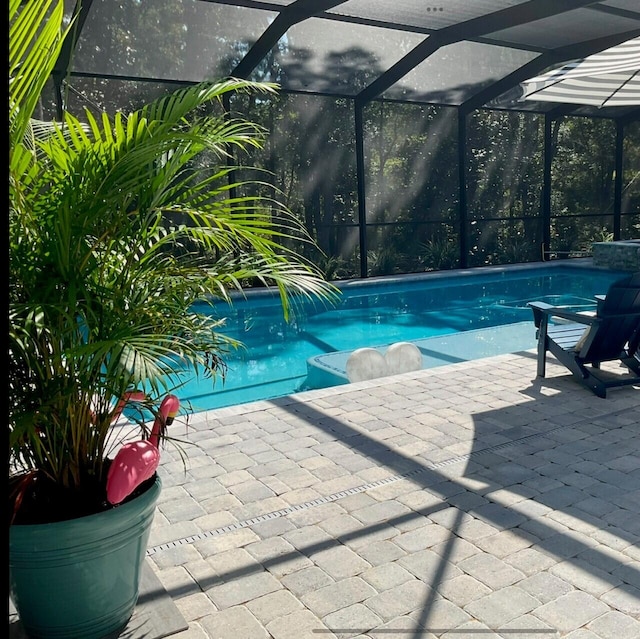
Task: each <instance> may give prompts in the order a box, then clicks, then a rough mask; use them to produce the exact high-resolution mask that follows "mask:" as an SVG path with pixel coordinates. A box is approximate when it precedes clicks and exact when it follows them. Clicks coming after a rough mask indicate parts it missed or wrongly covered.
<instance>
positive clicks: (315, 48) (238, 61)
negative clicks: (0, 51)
mask: <svg viewBox="0 0 640 639" xmlns="http://www.w3.org/2000/svg"><path fill="white" fill-rule="evenodd" d="M77 6H78V8H79V12H80V15H79V20H78V27H79V28H78V33H77V45H76V43H75V42H74V41H73V40H71V41H70V42H69V46H67V47H65V49H64V51H63V55H62V56H61V58H60V60H59V62H58V65H57V68H56V74H57V77H59V78H62V77H65V76H66V75H67V74H71V75H72V76H73V75H76V76H86V77H106V78H116V79H117V78H122V79H126V80H135V81H158V82H167V81H170V82H171V81H173V82H198V81H202V80H213V79H219V78H221V77H225V76H230V75H232V76H236V77H242V78H251V79H254V80H271V81H274V82H277V83H278V84H279V85H280V87H281V89H282V90H283V91H293V92H302V93H321V94H329V95H339V96H345V97H355V98H356V100H357V101H359V102H360V103H363V104H364V103H366V102H368V101H370V100H372V99H377V98H384V99H393V100H407V99H408V100H412V101H418V102H424V103H430V104H450V105H457V106H461V107H463V108H481V107H483V106H485V105H490V106H496V105H497V106H500V108H509V109H517V110H527V111H530V110H533V111H539V112H547V111H549V105H548V104H542V103H539V104H538V103H536V102H531V103H527V104H524V103H523V102H522V101H521V100H519V99H518V97H519V95H518V91H519V87H520V83H521V82H523V81H524V80H526V79H528V78H529V77H533V76H536V75H539V74H541V73H543V72H544V71H547V70H549V69H551V68H556V67H560V66H562V65H563V64H565V63H567V62H569V61H571V60H574V59H577V58H581V57H585V56H587V55H591V54H593V53H597V52H598V51H602V50H603V49H605V48H607V47H609V46H613V45H615V44H618V43H620V42H623V41H625V40H628V39H630V38H632V37H635V36H638V35H640V3H639V2H638V0H603V1H601V2H593V1H590V0H473V1H471V0H117V1H116V0H83V1H82V2H78V5H77ZM572 108H573V109H577V107H575V106H574V107H572ZM579 110H580V112H581V113H585V114H594V115H600V116H602V115H608V113H607V112H605V111H602V110H601V111H598V110H591V111H589V108H587V109H586V111H585V110H584V109H581V108H580V109H579ZM611 113H612V115H611V117H614V116H615V115H618V116H621V117H622V116H625V112H624V111H622V110H617V111H613V112H611Z"/></svg>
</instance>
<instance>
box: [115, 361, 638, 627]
mask: <svg viewBox="0 0 640 639" xmlns="http://www.w3.org/2000/svg"><path fill="white" fill-rule="evenodd" d="M535 366H536V362H535V354H534V352H532V351H526V352H521V353H517V354H510V355H500V356H497V357H492V358H488V359H481V360H475V361H472V362H464V363H456V364H451V365H447V366H441V367H438V368H432V369H428V370H421V371H417V372H412V373H405V374H402V375H398V376H395V377H386V378H379V379H376V380H371V381H366V382H359V383H356V384H347V385H343V386H339V387H336V388H329V389H323V390H314V391H309V392H306V393H300V394H298V395H294V396H290V397H286V398H282V399H278V400H273V401H259V402H255V403H251V404H245V405H241V406H235V407H232V408H223V409H218V410H214V411H209V412H207V413H200V414H196V415H192V416H191V417H190V419H189V424H188V425H185V424H184V423H182V424H181V423H180V420H177V421H176V422H175V423H174V425H173V426H172V430H173V434H174V435H175V436H176V437H180V438H181V439H183V440H185V442H187V443H185V444H184V445H183V451H184V454H185V456H186V468H185V467H184V466H183V461H182V459H181V458H180V455H179V453H178V451H177V450H175V449H174V448H173V447H171V446H169V447H168V448H167V449H165V450H164V452H163V458H162V463H161V467H160V469H159V473H160V475H161V477H162V481H163V491H162V494H161V497H160V501H159V504H158V508H157V514H156V518H155V521H154V525H153V530H152V534H151V539H150V542H149V550H148V557H147V559H146V561H147V563H148V565H150V567H151V568H152V571H153V574H154V576H155V577H156V578H157V581H158V587H156V588H155V590H152V592H147V593H145V594H144V599H145V601H147V602H148V601H149V600H150V601H151V602H152V603H153V600H154V598H157V608H158V611H159V614H161V613H162V610H165V612H166V611H168V607H167V606H163V601H164V602H166V601H167V599H166V596H167V595H168V596H169V597H170V601H172V602H173V603H172V604H171V605H175V607H176V609H177V611H178V614H179V615H181V618H182V619H183V620H184V626H183V627H185V628H187V629H186V630H182V631H180V632H174V633H173V634H171V632H172V631H171V630H170V628H171V625H170V624H168V623H167V624H165V625H164V627H163V626H162V624H159V625H160V630H158V631H156V632H155V633H154V632H141V627H140V626H138V627H137V628H136V627H135V626H136V624H130V626H131V627H130V628H128V629H127V631H125V633H123V634H122V635H121V636H122V637H127V638H132V637H138V636H144V637H146V638H147V639H153V638H155V637H161V636H168V635H169V634H170V635H171V637H172V638H173V639H311V638H314V639H318V638H321V637H326V638H327V639H330V638H334V637H340V638H346V637H358V638H359V639H364V638H370V639H380V638H389V639H391V638H394V639H400V638H403V639H405V638H406V639H409V638H411V639H417V638H429V639H433V638H435V637H445V638H447V639H472V638H473V639H477V637H491V638H495V637H503V638H509V639H513V638H518V639H532V638H533V637H566V638H567V639H638V637H640V392H639V390H640V389H639V388H638V387H632V386H627V387H625V388H618V389H613V390H611V391H610V392H609V394H608V398H607V399H600V398H598V397H596V396H595V395H593V394H592V393H591V392H589V391H588V390H586V389H584V388H582V387H581V386H580V385H578V384H577V383H576V382H575V381H573V380H572V379H571V377H570V376H569V375H568V373H567V371H566V369H564V368H562V367H560V366H558V365H556V364H555V363H554V360H553V359H552V358H551V360H550V363H549V365H548V377H547V378H546V379H544V380H540V379H536V378H535ZM160 585H161V586H160ZM163 597H164V599H163ZM167 614H168V612H167ZM134 617H135V615H134ZM187 626H188V627H187Z"/></svg>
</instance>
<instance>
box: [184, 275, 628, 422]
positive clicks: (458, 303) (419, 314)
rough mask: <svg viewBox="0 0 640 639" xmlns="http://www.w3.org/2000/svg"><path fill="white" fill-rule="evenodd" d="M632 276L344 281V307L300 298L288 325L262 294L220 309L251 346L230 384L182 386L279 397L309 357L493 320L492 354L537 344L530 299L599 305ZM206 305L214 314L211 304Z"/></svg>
mask: <svg viewBox="0 0 640 639" xmlns="http://www.w3.org/2000/svg"><path fill="white" fill-rule="evenodd" d="M623 275H624V273H620V272H615V271H607V270H603V269H595V268H585V267H584V266H578V267H569V266H564V265H561V264H553V265H549V266H544V267H535V266H532V267H510V268H509V269H506V268H494V269H492V268H489V269H473V270H466V271H452V272H450V273H446V274H445V273H435V274H427V275H422V276H420V277H417V276H404V277H402V278H400V277H398V278H378V279H376V280H365V281H351V282H345V283H341V284H340V288H341V290H342V295H341V299H340V302H339V303H338V304H337V305H336V306H335V307H333V308H327V307H325V306H323V305H322V304H321V303H318V302H316V303H310V302H306V303H304V304H300V305H298V306H296V308H295V309H294V311H293V313H292V317H291V318H290V321H289V323H286V322H285V321H284V318H283V315H282V310H281V307H280V304H279V301H278V298H277V296H276V295H274V294H271V293H268V292H264V291H261V292H256V293H255V294H250V295H248V296H247V298H246V299H244V298H243V299H237V300H236V301H235V302H234V304H233V306H231V307H230V306H227V305H223V304H220V305H217V306H216V307H215V308H214V309H213V312H215V313H216V314H219V315H220V316H221V317H226V318H227V319H226V324H225V327H224V329H223V332H224V333H225V334H227V335H229V336H231V337H233V338H235V339H237V340H240V341H241V342H242V343H243V344H244V346H245V348H244V349H241V350H239V351H237V352H234V353H232V354H230V355H229V356H228V357H227V358H226V361H227V364H228V370H227V374H226V379H225V380H224V382H223V381H222V380H221V379H217V380H213V381H212V380H211V379H207V378H204V377H203V378H201V379H189V378H185V379H183V380H182V381H183V386H182V387H181V388H180V389H178V391H177V393H178V395H179V396H180V398H181V400H182V402H183V404H185V405H188V406H190V407H191V408H192V409H193V410H195V411H201V410H209V409H212V408H220V407H224V406H232V405H236V404H240V403H245V402H250V401H255V400H260V399H272V398H274V397H281V396H283V395H289V394H292V393H295V392H298V391H300V390H307V389H308V388H309V387H310V386H309V380H308V366H307V362H308V360H310V358H314V357H315V356H318V355H321V354H325V353H332V352H340V351H351V350H354V349H356V348H361V347H365V346H372V347H375V346H381V345H388V344H392V343H395V342H399V341H411V340H423V339H425V338H435V337H437V336H451V339H454V337H455V336H459V338H464V337H465V333H467V332H469V331H477V330H478V329H489V328H492V327H495V330H492V331H485V333H489V334H490V333H495V335H496V336H497V337H496V339H494V340H491V343H492V344H493V343H495V345H491V346H490V349H491V352H489V353H483V355H486V354H500V353H503V352H515V351H517V350H522V349H524V348H531V347H533V345H534V343H535V342H534V341H533V340H534V333H535V330H534V328H533V323H532V316H531V310H530V309H529V308H528V307H527V302H529V301H530V300H545V301H547V302H550V303H553V304H562V305H566V306H570V307H573V308H576V309H589V308H593V306H594V295H596V294H604V293H606V291H607V289H608V287H609V285H610V284H611V283H612V282H613V281H614V280H616V279H618V278H620V277H622V276H623ZM197 310H199V311H201V312H209V313H210V312H212V309H211V308H210V307H209V306H207V305H204V304H203V305H202V306H201V307H200V306H198V307H197ZM503 326H504V327H506V326H509V327H510V330H511V333H510V335H511V336H510V338H509V339H508V340H507V339H501V338H500V337H499V335H500V334H499V332H498V331H500V328H499V327H503ZM514 331H515V335H516V336H517V337H518V339H515V340H514V339H513V335H514ZM469 335H471V333H469ZM456 339H458V337H456ZM485 342H486V340H485ZM462 348H464V346H463V347H462ZM505 349H506V350H505ZM467 359H473V356H470V357H467ZM443 363H446V362H443ZM433 365H436V364H433ZM309 379H311V377H309Z"/></svg>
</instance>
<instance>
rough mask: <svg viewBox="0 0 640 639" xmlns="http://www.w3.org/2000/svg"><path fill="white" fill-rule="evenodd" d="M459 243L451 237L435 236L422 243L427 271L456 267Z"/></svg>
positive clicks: (423, 258) (423, 259)
mask: <svg viewBox="0 0 640 639" xmlns="http://www.w3.org/2000/svg"><path fill="white" fill-rule="evenodd" d="M458 255H459V249H458V245H457V244H456V243H455V242H454V241H453V240H452V239H451V238H434V239H431V240H428V241H427V242H426V243H424V244H423V245H422V261H423V263H424V269H425V271H440V270H445V269H452V268H456V267H457V266H458V265H459V262H458Z"/></svg>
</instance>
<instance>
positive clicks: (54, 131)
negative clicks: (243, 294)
mask: <svg viewBox="0 0 640 639" xmlns="http://www.w3.org/2000/svg"><path fill="white" fill-rule="evenodd" d="M62 5H63V3H62V2H57V1H55V0H34V1H33V2H30V3H26V4H24V3H21V2H20V1H19V0H11V3H10V19H11V29H10V62H9V72H10V166H9V177H10V228H9V244H10V287H9V288H10V290H9V301H10V308H9V319H10V330H9V397H10V400H9V401H10V415H9V431H10V452H11V463H12V466H13V468H14V470H17V471H21V472H30V473H31V474H32V475H33V474H38V475H39V476H41V477H43V478H46V479H48V480H50V481H53V482H55V483H57V484H59V485H61V486H65V487H68V488H70V489H73V490H75V491H80V490H82V487H83V484H84V483H85V482H88V481H98V482H99V481H102V480H103V479H104V478H105V477H104V475H105V469H106V463H107V460H108V455H109V454H110V453H112V452H114V451H113V446H114V445H115V443H114V442H112V441H110V435H111V434H112V432H113V431H112V429H111V422H112V417H113V413H114V406H115V404H116V402H117V400H118V399H119V398H121V397H123V396H124V394H125V392H126V391H127V390H130V389H131V388H134V387H135V388H144V389H145V391H146V392H147V394H148V398H149V399H148V402H147V407H148V408H149V410H151V412H152V413H153V412H154V411H156V410H157V408H156V407H157V405H158V403H159V401H160V400H161V399H162V396H163V395H164V394H165V393H167V392H169V391H174V390H176V387H177V385H179V383H180V381H179V378H178V377H177V375H178V373H184V372H185V371H187V372H189V371H191V373H193V374H198V373H199V374H204V375H206V376H209V377H211V378H213V379H215V378H216V377H219V376H224V373H225V364H224V356H225V353H226V352H227V351H228V349H229V348H233V347H235V346H237V344H236V343H235V342H233V341H232V340H230V339H228V338H227V337H226V336H225V335H224V333H223V332H222V331H223V326H222V325H221V322H220V321H219V320H216V319H214V318H213V316H208V315H207V316H203V315H199V314H196V313H194V312H193V311H192V305H193V303H194V302H195V301H208V302H209V303H211V304H215V303H216V302H220V303H223V304H227V303H229V302H230V301H231V299H232V293H233V291H241V290H242V282H245V281H253V282H258V283H260V284H261V285H265V286H273V287H276V288H277V290H278V291H279V293H280V297H281V301H282V306H283V312H284V313H285V316H286V315H287V314H288V312H289V309H290V306H291V303H292V302H293V301H294V300H295V298H296V296H298V295H302V296H307V297H314V298H319V299H321V300H324V301H326V302H327V303H330V302H331V301H332V300H333V299H334V298H335V295H336V290H335V289H334V288H333V287H332V286H330V285H329V284H328V283H327V282H326V281H325V280H324V279H323V277H322V275H321V273H320V272H319V271H318V270H317V269H316V268H315V267H313V266H312V265H311V264H309V263H307V262H306V261H304V260H303V259H302V258H300V257H299V256H298V255H297V254H295V253H293V252H291V251H288V250H286V249H285V248H284V244H285V243H286V241H287V240H288V239H289V238H291V237H292V236H294V235H295V236H296V238H298V239H299V238H304V241H307V242H311V240H310V238H309V237H308V235H306V234H305V232H304V229H303V228H302V227H301V225H300V224H299V223H298V222H297V221H296V220H295V218H294V217H293V216H292V215H291V214H290V212H289V211H288V210H287V208H286V207H285V206H284V205H283V204H281V203H280V200H279V193H278V192H277V191H276V190H275V189H273V188H269V190H268V191H267V192H266V194H259V195H238V193H241V192H243V190H244V189H247V190H248V191H251V190H256V189H252V187H253V186H255V185H256V184H257V182H256V181H255V180H244V181H243V180H241V179H239V178H238V176H237V175H235V173H234V172H233V168H232V167H230V166H227V162H228V158H229V157H230V154H231V153H232V151H235V152H243V151H246V150H248V149H250V148H260V147H261V146H262V145H263V143H264V139H265V136H264V130H263V129H262V128H261V127H260V126H258V125H257V124H255V123H253V122H251V121H249V120H247V119H245V118H243V117H241V116H238V117H232V118H226V117H223V116H221V115H217V116H212V115H206V114H205V109H206V107H207V106H208V105H211V104H215V103H218V102H220V101H221V98H222V96H223V95H225V94H228V93H237V92H247V93H252V94H255V93H257V94H263V95H273V94H274V92H275V90H276V87H275V86H273V85H270V84H261V83H260V84H259V83H251V82H244V81H241V80H235V79H228V80H225V81H220V82H214V83H202V84H199V85H196V86H191V87H189V88H185V89H181V90H179V91H176V92H174V93H172V94H169V95H166V96H164V97H162V98H159V99H157V100H155V101H153V102H151V103H149V104H147V105H145V106H143V107H142V108H140V109H138V110H136V111H133V112H131V113H128V114H126V115H125V114H122V113H116V114H115V115H110V114H109V113H107V112H104V113H101V114H99V116H97V117H95V116H94V115H92V114H91V113H89V112H87V113H85V114H84V122H82V121H80V119H78V118H77V117H75V116H73V115H71V114H70V113H64V117H63V119H62V121H61V122H48V123H38V125H37V126H34V121H33V120H31V115H32V113H33V109H34V108H35V105H36V103H37V98H38V96H39V92H41V91H42V87H43V83H44V82H45V81H46V79H47V77H48V75H49V72H50V70H51V64H52V62H51V59H52V58H53V60H54V61H55V52H56V51H58V50H59V48H60V46H61V42H62V39H63V37H64V34H63V31H62V26H61V25H62ZM203 156H204V157H205V158H206V161H203V159H202V158H203ZM231 178H232V179H231ZM259 187H260V189H263V188H265V184H259ZM267 187H268V185H267ZM139 426H140V427H141V429H142V436H143V437H145V436H146V435H147V426H146V424H145V423H144V420H140V424H139Z"/></svg>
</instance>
